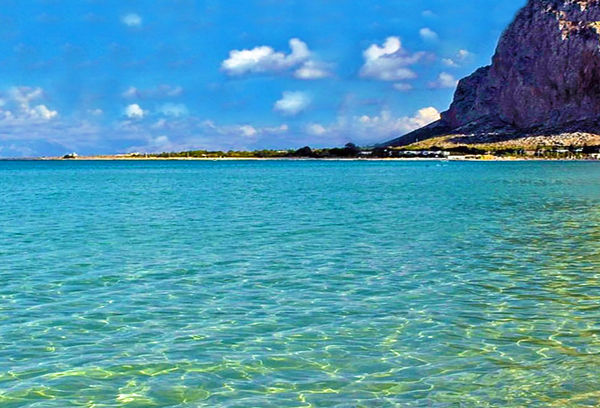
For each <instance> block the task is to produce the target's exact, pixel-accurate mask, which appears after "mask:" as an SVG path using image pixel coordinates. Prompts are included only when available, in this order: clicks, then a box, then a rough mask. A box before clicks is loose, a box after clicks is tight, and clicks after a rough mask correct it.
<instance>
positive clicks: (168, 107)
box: [158, 103, 190, 117]
mask: <svg viewBox="0 0 600 408" xmlns="http://www.w3.org/2000/svg"><path fill="white" fill-rule="evenodd" d="M158 112H159V113H162V114H163V115H165V116H175V117H179V116H187V115H189V113H190V112H189V110H188V108H187V107H186V106H185V105H184V104H183V103H178V104H175V103H166V104H164V105H162V106H160V107H159V108H158Z"/></svg>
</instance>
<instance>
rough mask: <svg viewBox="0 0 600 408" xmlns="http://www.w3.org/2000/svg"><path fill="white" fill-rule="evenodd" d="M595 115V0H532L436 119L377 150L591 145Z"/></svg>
mask: <svg viewBox="0 0 600 408" xmlns="http://www.w3.org/2000/svg"><path fill="white" fill-rule="evenodd" d="M599 118H600V0H529V1H528V3H527V5H526V6H525V7H524V8H523V9H521V11H520V12H519V13H518V14H517V16H516V17H515V20H514V21H513V22H512V23H511V24H510V26H509V27H508V28H507V29H506V31H505V32H504V33H503V35H502V37H501V39H500V42H499V44H498V47H497V50H496V53H495V55H494V57H493V60H492V64H491V65H490V66H487V67H483V68H480V69H478V70H477V71H475V72H474V73H473V74H472V75H470V76H469V77H467V78H464V79H462V80H461V81H460V82H459V84H458V87H457V90H456V93H455V95H454V101H453V102H452V104H451V106H450V108H449V109H448V111H446V112H444V113H443V114H442V115H441V119H440V120H438V121H436V122H434V123H432V124H430V125H428V126H426V127H424V128H421V129H418V130H416V131H414V132H412V133H409V134H407V135H404V136H402V137H399V138H397V139H394V140H391V141H388V142H386V143H383V144H382V145H385V146H407V145H411V144H414V143H417V142H423V141H424V140H428V139H433V138H437V139H438V140H439V141H443V142H444V144H446V145H461V144H462V145H477V144H483V143H485V144H497V143H500V144H510V145H520V144H524V145H529V144H537V145H539V144H542V145H567V144H568V145H586V144H587V145H590V144H597V143H598V139H599V136H598V135H600V120H599ZM525 147H527V146H525Z"/></svg>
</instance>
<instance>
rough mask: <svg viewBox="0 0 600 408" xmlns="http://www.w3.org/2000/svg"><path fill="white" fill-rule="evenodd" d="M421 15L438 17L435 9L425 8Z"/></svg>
mask: <svg viewBox="0 0 600 408" xmlns="http://www.w3.org/2000/svg"><path fill="white" fill-rule="evenodd" d="M421 15H422V16H423V17H428V18H430V17H436V15H435V13H434V12H433V11H431V10H425V11H423V12H422V13H421Z"/></svg>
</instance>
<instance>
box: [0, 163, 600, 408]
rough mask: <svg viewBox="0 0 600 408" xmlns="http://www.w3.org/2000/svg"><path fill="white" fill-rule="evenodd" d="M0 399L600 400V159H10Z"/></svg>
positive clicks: (2, 184) (0, 205)
mask: <svg viewBox="0 0 600 408" xmlns="http://www.w3.org/2000/svg"><path fill="white" fill-rule="evenodd" d="M0 191H1V194H0V407H2V408H12V407H44V408H47V407H49V408H51V407H52V408H53V407H61V408H62V407H75V406H82V407H121V406H122V407H132V408H137V407H232V408H233V407H244V408H245V407H274V408H275V407H277V408H282V407H458V406H461V407H525V406H528V407H585V406H596V405H598V404H600V383H599V382H598V378H600V337H599V336H600V302H599V301H600V269H599V266H600V164H596V163H556V162H555V163H435V162H427V163H424V162H423V163H413V162H411V163H401V162H393V163H383V162H379V163H366V162H127V163H119V162H97V163H96V162H0Z"/></svg>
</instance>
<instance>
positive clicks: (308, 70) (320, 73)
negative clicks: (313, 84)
mask: <svg viewBox="0 0 600 408" xmlns="http://www.w3.org/2000/svg"><path fill="white" fill-rule="evenodd" d="M294 76H295V77H296V78H298V79H322V78H327V77H330V76H332V74H331V72H330V66H329V65H327V64H323V63H320V62H317V61H307V62H305V63H304V64H303V65H302V66H301V67H300V68H299V69H298V70H296V72H294Z"/></svg>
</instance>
